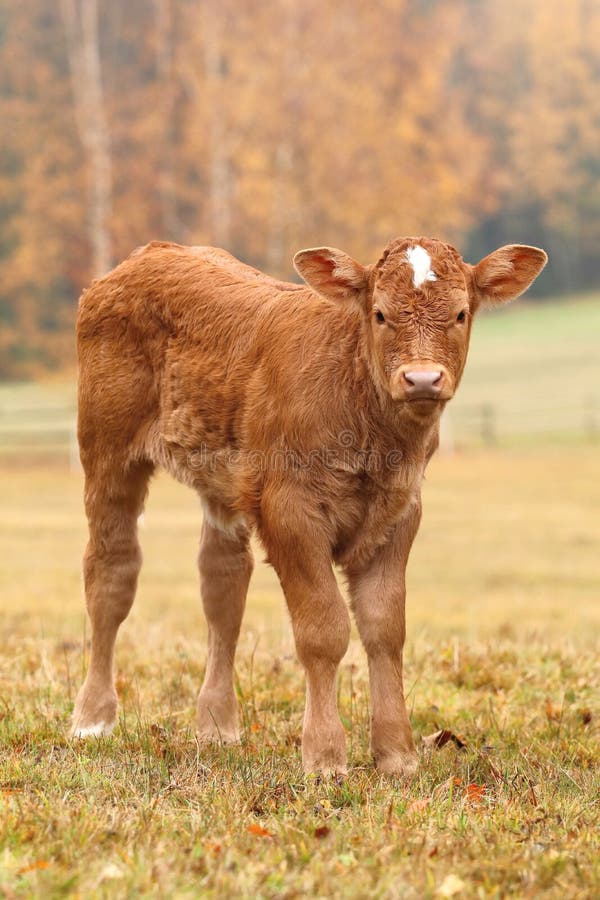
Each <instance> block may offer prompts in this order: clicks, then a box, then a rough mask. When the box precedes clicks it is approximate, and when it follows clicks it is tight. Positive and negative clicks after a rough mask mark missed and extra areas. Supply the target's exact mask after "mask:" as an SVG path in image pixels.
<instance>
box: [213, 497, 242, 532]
mask: <svg viewBox="0 0 600 900" xmlns="http://www.w3.org/2000/svg"><path fill="white" fill-rule="evenodd" d="M202 514H203V516H204V521H205V522H207V523H208V524H209V525H210V526H211V527H212V528H216V529H217V530H218V531H222V532H223V534H228V535H229V536H230V537H234V536H235V535H236V534H237V533H238V531H239V529H240V528H246V527H247V524H248V523H247V521H246V518H245V516H243V515H242V514H241V513H238V514H237V515H233V516H227V515H223V513H222V511H221V510H220V509H216V510H215V509H214V508H211V507H210V506H209V505H208V503H206V501H204V500H203V501H202Z"/></svg>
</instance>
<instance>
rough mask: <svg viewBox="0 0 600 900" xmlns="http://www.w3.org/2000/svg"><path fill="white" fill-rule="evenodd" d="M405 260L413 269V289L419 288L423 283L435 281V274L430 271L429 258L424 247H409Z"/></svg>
mask: <svg viewBox="0 0 600 900" xmlns="http://www.w3.org/2000/svg"><path fill="white" fill-rule="evenodd" d="M406 258H407V260H408V261H409V263H410V264H411V266H412V267H413V284H414V286H415V287H421V285H422V284H423V283H424V282H425V281H436V280H437V279H436V275H435V272H432V270H431V257H430V255H429V253H428V252H427V250H426V249H425V248H424V247H421V246H420V245H419V244H417V246H416V247H409V249H408V250H407V251H406Z"/></svg>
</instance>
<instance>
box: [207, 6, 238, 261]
mask: <svg viewBox="0 0 600 900" xmlns="http://www.w3.org/2000/svg"><path fill="white" fill-rule="evenodd" d="M202 46H203V49H204V72H205V89H206V95H207V103H208V145H209V197H208V210H209V230H210V239H211V241H213V243H215V244H216V245H218V246H220V247H221V246H222V247H230V246H231V166H230V159H229V147H228V135H227V124H226V121H227V115H226V110H227V103H226V99H225V97H224V91H223V85H224V81H225V75H226V62H225V58H224V54H223V16H222V13H221V10H220V3H219V4H217V3H211V4H209V5H208V6H206V7H205V8H204V10H203V15H202Z"/></svg>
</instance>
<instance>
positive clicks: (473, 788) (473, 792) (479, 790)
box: [467, 784, 486, 803]
mask: <svg viewBox="0 0 600 900" xmlns="http://www.w3.org/2000/svg"><path fill="white" fill-rule="evenodd" d="M485 792H486V786H485V784H468V785H467V798H468V799H469V800H470V802H471V803H481V801H482V800H483V798H484V796H485Z"/></svg>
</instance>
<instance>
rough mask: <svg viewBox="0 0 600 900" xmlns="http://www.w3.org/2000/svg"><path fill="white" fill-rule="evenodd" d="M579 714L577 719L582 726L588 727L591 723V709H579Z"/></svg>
mask: <svg viewBox="0 0 600 900" xmlns="http://www.w3.org/2000/svg"><path fill="white" fill-rule="evenodd" d="M577 711H578V713H579V718H580V719H581V721H582V722H583V724H584V725H589V724H590V722H591V721H592V711H591V709H587V708H586V709H579V710H577Z"/></svg>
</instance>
